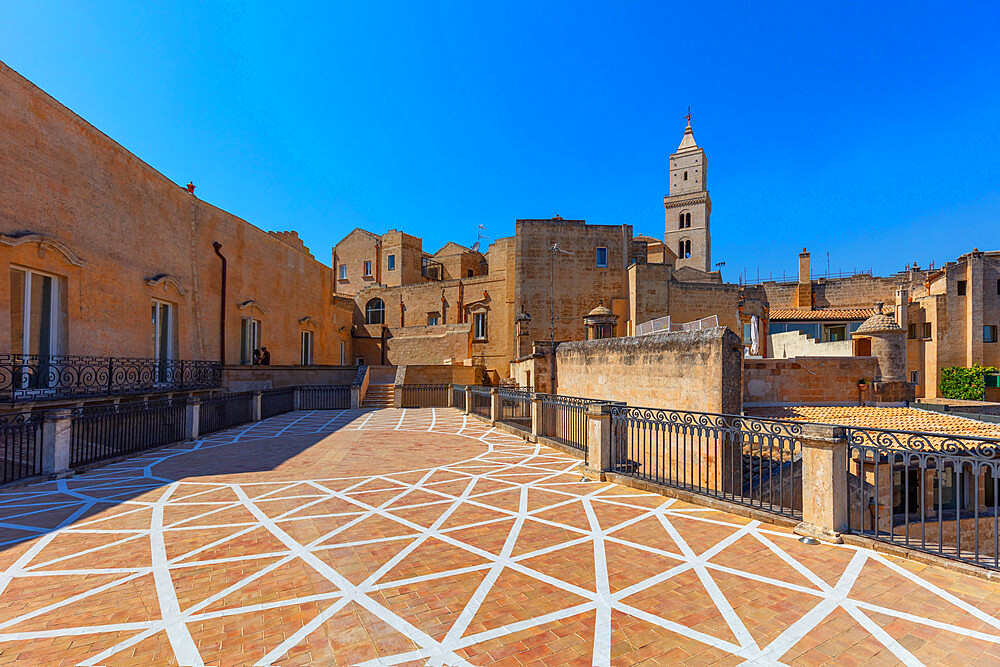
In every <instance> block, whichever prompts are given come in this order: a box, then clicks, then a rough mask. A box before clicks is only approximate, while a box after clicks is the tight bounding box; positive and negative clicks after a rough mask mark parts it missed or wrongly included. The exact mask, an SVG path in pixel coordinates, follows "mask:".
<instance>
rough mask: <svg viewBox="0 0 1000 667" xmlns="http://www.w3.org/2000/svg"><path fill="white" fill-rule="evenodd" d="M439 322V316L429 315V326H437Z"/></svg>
mask: <svg viewBox="0 0 1000 667" xmlns="http://www.w3.org/2000/svg"><path fill="white" fill-rule="evenodd" d="M437 323H438V316H437V315H428V316H427V326H430V327H433V326H437Z"/></svg>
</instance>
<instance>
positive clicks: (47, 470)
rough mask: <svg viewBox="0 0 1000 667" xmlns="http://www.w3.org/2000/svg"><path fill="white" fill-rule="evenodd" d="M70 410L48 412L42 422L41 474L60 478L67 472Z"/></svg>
mask: <svg viewBox="0 0 1000 667" xmlns="http://www.w3.org/2000/svg"><path fill="white" fill-rule="evenodd" d="M72 423H73V411H72V410H67V409H63V410H50V411H49V412H47V413H45V421H43V422H42V474H45V475H51V476H56V477H58V476H61V475H65V474H66V473H68V472H69V455H70V444H71V441H72V437H73V430H72Z"/></svg>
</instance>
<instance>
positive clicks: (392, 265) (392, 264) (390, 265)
mask: <svg viewBox="0 0 1000 667" xmlns="http://www.w3.org/2000/svg"><path fill="white" fill-rule="evenodd" d="M385 266H386V268H387V269H388V270H389V271H395V270H396V256H395V255H389V256H388V257H387V258H386V260H385Z"/></svg>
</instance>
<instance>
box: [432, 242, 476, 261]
mask: <svg viewBox="0 0 1000 667" xmlns="http://www.w3.org/2000/svg"><path fill="white" fill-rule="evenodd" d="M464 252H472V249H471V248H466V247H465V246H464V245H460V244H458V243H455V242H454V241H448V242H447V243H445V244H444V245H443V246H441V249H440V250H438V251H437V252H436V253H434V257H437V256H438V255H441V254H445V255H458V254H460V253H464Z"/></svg>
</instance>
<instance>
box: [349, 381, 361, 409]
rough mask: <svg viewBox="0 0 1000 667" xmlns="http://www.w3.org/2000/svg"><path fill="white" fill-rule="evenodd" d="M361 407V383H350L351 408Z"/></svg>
mask: <svg viewBox="0 0 1000 667" xmlns="http://www.w3.org/2000/svg"><path fill="white" fill-rule="evenodd" d="M359 408H361V385H359V384H355V385H351V410H358V409H359Z"/></svg>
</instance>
